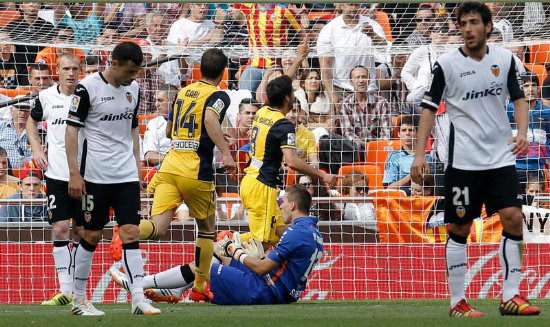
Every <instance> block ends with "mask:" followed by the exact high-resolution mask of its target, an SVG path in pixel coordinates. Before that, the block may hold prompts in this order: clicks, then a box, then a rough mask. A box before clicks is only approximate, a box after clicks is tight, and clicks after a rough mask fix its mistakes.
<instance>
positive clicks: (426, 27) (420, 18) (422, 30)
mask: <svg viewBox="0 0 550 327" xmlns="http://www.w3.org/2000/svg"><path fill="white" fill-rule="evenodd" d="M434 18H435V12H434V10H433V8H432V6H430V5H428V4H422V5H421V6H420V7H419V8H418V10H417V11H416V14H415V15H414V22H415V24H416V28H415V29H414V31H413V32H412V33H411V34H410V35H409V36H407V38H406V39H405V43H406V44H407V45H409V46H411V47H415V46H418V45H427V44H428V43H430V29H431V25H432V21H433V20H434Z"/></svg>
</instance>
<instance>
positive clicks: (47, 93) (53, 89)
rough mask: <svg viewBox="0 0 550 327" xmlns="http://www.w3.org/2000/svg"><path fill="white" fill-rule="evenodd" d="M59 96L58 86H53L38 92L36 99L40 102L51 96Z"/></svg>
mask: <svg viewBox="0 0 550 327" xmlns="http://www.w3.org/2000/svg"><path fill="white" fill-rule="evenodd" d="M58 94H59V84H54V85H52V86H50V87H48V88H47V89H44V90H42V91H40V92H38V97H39V99H40V101H42V100H43V99H44V97H49V96H52V95H58Z"/></svg>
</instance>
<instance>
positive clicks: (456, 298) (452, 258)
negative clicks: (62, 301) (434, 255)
mask: <svg viewBox="0 0 550 327" xmlns="http://www.w3.org/2000/svg"><path fill="white" fill-rule="evenodd" d="M445 258H446V259H447V274H448V276H449V289H450V291H451V308H453V307H454V306H455V305H456V304H457V303H458V302H460V300H462V299H465V298H466V295H465V294H464V281H465V279H466V266H467V263H466V238H465V237H462V236H459V235H456V234H452V233H449V239H448V240H447V245H446V246H445Z"/></svg>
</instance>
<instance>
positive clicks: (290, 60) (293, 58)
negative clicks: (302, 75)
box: [256, 38, 309, 103]
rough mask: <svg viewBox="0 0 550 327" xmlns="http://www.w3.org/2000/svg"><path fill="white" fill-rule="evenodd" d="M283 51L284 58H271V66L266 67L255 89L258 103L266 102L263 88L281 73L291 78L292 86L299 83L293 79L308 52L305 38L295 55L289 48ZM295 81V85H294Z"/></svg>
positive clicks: (297, 85)
mask: <svg viewBox="0 0 550 327" xmlns="http://www.w3.org/2000/svg"><path fill="white" fill-rule="evenodd" d="M285 52H286V54H285ZM285 52H284V53H283V56H284V58H276V59H275V60H273V62H272V65H271V67H269V68H268V69H266V72H265V74H264V76H263V77H262V81H261V82H260V85H258V88H257V89H256V101H258V102H260V103H264V102H266V100H267V99H266V97H267V95H266V91H265V90H266V87H267V84H269V82H271V81H272V80H273V79H275V78H277V77H279V76H282V75H286V76H288V77H290V78H291V79H292V80H293V81H292V83H293V88H298V87H299V84H300V83H299V82H298V81H297V80H295V78H296V75H297V74H298V71H299V69H300V66H301V65H302V63H303V62H304V60H305V59H306V58H307V55H308V53H309V43H308V41H307V38H306V39H305V40H304V41H303V42H301V43H300V44H299V45H298V48H297V54H296V55H294V53H293V52H292V51H291V50H286V51H285ZM289 52H290V53H289ZM295 83H296V85H294V84H295Z"/></svg>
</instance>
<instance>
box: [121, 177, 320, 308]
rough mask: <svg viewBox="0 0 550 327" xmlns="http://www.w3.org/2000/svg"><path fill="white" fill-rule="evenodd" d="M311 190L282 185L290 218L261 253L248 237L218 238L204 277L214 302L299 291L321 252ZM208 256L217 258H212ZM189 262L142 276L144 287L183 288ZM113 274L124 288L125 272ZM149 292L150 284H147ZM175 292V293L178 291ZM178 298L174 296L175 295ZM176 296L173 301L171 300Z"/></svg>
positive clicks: (269, 299)
mask: <svg viewBox="0 0 550 327" xmlns="http://www.w3.org/2000/svg"><path fill="white" fill-rule="evenodd" d="M310 206H311V195H310V194H309V192H308V191H307V189H306V188H304V187H303V186H300V185H292V186H289V187H288V188H287V189H286V193H285V196H284V198H283V201H282V203H281V206H280V207H281V211H282V214H283V219H284V222H285V223H286V224H291V225H290V226H289V228H288V229H287V230H286V232H285V233H284V234H283V236H282V237H281V239H280V240H279V243H277V245H276V246H275V248H274V249H273V250H272V251H271V252H269V253H268V255H267V257H265V258H263V256H264V252H263V248H262V245H261V242H259V241H257V240H251V241H250V243H243V246H242V247H241V246H240V245H238V244H237V243H235V242H233V241H232V240H231V239H229V238H227V237H226V238H225V239H223V240H222V241H220V242H219V243H218V244H217V246H216V253H217V254H218V255H219V256H220V257H221V258H222V260H223V262H224V264H219V263H213V264H212V266H211V267H210V274H209V276H208V277H209V282H210V290H211V292H212V295H213V299H212V303H214V304H228V305H239V304H282V303H291V302H295V301H297V300H298V299H299V298H300V295H302V293H303V292H304V290H305V288H306V284H307V278H308V276H309V274H310V273H311V271H312V270H313V268H314V267H315V265H316V264H317V262H318V261H319V259H320V258H321V256H322V255H323V239H322V236H321V234H320V233H319V231H318V230H317V218H314V217H308V215H307V213H308V212H309V209H310ZM214 261H217V260H215V259H214ZM195 267H196V263H195V262H191V263H189V264H187V265H183V266H179V267H174V268H172V269H169V270H166V271H163V272H161V273H158V274H155V275H151V276H146V277H145V278H144V280H143V285H144V288H145V289H148V288H154V289H157V292H156V293H155V294H166V295H169V294H171V293H167V292H169V291H167V290H163V291H159V289H176V288H179V289H178V291H181V290H183V289H184V288H188V287H190V286H191V284H192V282H193V281H194V274H193V272H194V270H195ZM111 276H112V277H113V280H114V281H115V282H116V283H118V284H119V285H121V286H122V287H124V288H127V285H128V282H127V280H126V275H125V274H123V273H122V272H120V271H119V270H116V269H112V270H111ZM151 292H154V291H153V290H150V291H149V292H147V293H149V294H150V295H151V294H152V293H151ZM179 294H181V293H179ZM178 300H179V297H178ZM174 302H176V301H174Z"/></svg>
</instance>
